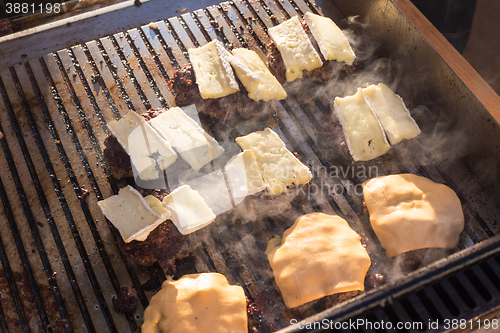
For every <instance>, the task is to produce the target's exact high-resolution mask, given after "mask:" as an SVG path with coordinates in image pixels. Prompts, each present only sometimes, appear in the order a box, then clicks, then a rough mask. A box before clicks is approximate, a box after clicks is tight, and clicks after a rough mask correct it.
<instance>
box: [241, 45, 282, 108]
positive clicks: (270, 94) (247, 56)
mask: <svg viewBox="0 0 500 333" xmlns="http://www.w3.org/2000/svg"><path fill="white" fill-rule="evenodd" d="M232 52H233V55H234V56H235V57H236V59H238V60H239V61H240V62H242V63H243V64H244V65H246V68H248V70H249V71H250V73H251V74H252V75H253V76H256V77H258V78H259V79H260V80H259V81H257V80H255V79H253V78H252V77H250V75H249V74H248V73H244V72H243V71H242V70H241V69H239V67H236V66H233V67H234V71H235V72H236V76H237V77H238V79H239V80H240V81H241V83H243V85H244V86H245V88H246V89H247V91H248V97H250V98H251V99H253V100H254V101H256V102H258V101H260V100H264V101H266V102H269V101H270V100H273V99H274V100H281V99H285V98H286V92H285V89H283V87H282V86H281V84H280V83H279V82H278V80H277V79H276V78H275V77H274V75H273V74H271V72H270V71H269V69H267V67H266V64H264V62H263V61H262V59H260V57H259V55H258V54H257V53H256V52H255V51H252V50H248V49H243V48H241V49H234V50H233V51H232ZM231 64H232V63H231ZM240 67H241V66H240Z"/></svg>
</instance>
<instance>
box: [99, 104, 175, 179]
mask: <svg viewBox="0 0 500 333" xmlns="http://www.w3.org/2000/svg"><path fill="white" fill-rule="evenodd" d="M108 128H109V130H110V131H111V133H112V134H113V135H114V136H115V137H116V139H117V140H118V142H119V143H120V145H121V146H122V147H123V149H125V151H126V152H127V154H129V156H130V160H131V161H132V164H133V166H134V169H135V170H134V173H135V172H137V174H138V176H139V178H141V179H142V180H153V179H157V178H158V177H159V175H160V173H159V170H158V169H157V167H159V168H160V170H165V168H166V167H168V166H169V165H171V164H172V163H174V162H175V160H176V159H177V154H176V153H175V151H174V150H173V149H172V147H171V146H170V144H169V143H168V142H167V141H165V140H164V139H163V138H162V137H161V136H160V135H158V133H157V132H156V131H155V130H154V129H153V128H151V126H150V125H149V124H148V123H147V122H146V121H145V120H144V118H142V117H141V116H140V115H138V114H137V113H135V112H133V111H129V112H128V113H127V114H126V115H124V116H123V117H122V118H121V119H120V120H119V121H116V120H115V121H110V122H109V123H108ZM155 153H157V154H158V157H157V158H156V160H155V158H153V157H152V155H153V154H155Z"/></svg>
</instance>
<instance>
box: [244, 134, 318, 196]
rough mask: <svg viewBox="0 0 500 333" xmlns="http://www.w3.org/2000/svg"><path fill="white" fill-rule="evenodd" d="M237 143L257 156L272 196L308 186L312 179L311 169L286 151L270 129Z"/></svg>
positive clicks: (247, 136)
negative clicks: (289, 188) (291, 188)
mask: <svg viewBox="0 0 500 333" xmlns="http://www.w3.org/2000/svg"><path fill="white" fill-rule="evenodd" d="M236 143H237V144H238V145H239V146H240V147H241V148H242V149H243V150H245V149H248V150H251V151H252V152H253V153H254V154H255V157H256V158H257V163H258V164H259V168H260V170H261V171H262V176H263V177H264V180H265V181H266V182H267V184H268V186H269V192H270V193H271V194H280V193H283V192H285V191H286V188H287V186H289V185H294V184H295V185H300V184H307V183H308V182H309V181H310V180H311V179H312V174H311V172H310V171H309V168H308V167H307V166H305V165H304V164H302V163H301V162H300V161H299V160H298V159H297V158H296V157H295V156H294V155H293V154H292V153H291V152H290V151H289V150H288V149H286V146H285V144H284V143H283V141H281V139H280V137H279V136H278V134H276V133H275V132H274V131H273V130H271V129H270V128H266V129H265V130H263V131H259V132H254V133H250V134H248V135H246V136H242V137H239V138H236Z"/></svg>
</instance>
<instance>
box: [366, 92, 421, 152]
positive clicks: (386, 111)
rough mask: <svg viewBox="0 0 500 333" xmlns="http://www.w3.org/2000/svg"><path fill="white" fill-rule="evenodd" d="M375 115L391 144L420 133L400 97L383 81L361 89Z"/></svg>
mask: <svg viewBox="0 0 500 333" xmlns="http://www.w3.org/2000/svg"><path fill="white" fill-rule="evenodd" d="M361 91H362V93H363V95H364V96H365V99H366V100H367V102H368V103H369V104H370V105H371V107H372V110H373V111H374V112H375V114H376V115H377V117H378V119H379V121H380V124H381V125H382V127H383V128H384V130H385V134H387V137H388V138H389V142H390V143H391V145H395V144H396V143H398V142H400V141H401V140H403V139H411V138H414V137H416V136H417V135H419V134H420V128H419V127H418V125H417V123H416V122H415V120H413V118H412V117H411V115H410V111H408V109H407V108H406V106H405V104H404V102H403V100H402V99H401V97H399V96H398V95H396V94H395V93H394V92H393V91H392V89H391V88H389V87H388V86H386V85H385V84H383V83H379V84H378V85H371V86H369V87H367V88H364V89H362V90H361Z"/></svg>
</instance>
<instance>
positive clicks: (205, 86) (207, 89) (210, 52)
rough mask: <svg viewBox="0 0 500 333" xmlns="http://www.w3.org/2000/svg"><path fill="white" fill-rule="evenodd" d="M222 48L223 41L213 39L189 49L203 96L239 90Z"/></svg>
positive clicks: (226, 93) (217, 95)
mask: <svg viewBox="0 0 500 333" xmlns="http://www.w3.org/2000/svg"><path fill="white" fill-rule="evenodd" d="M221 48H224V46H223V45H222V43H221V42H219V41H217V40H213V41H211V42H210V43H208V44H206V45H204V46H202V47H198V48H195V49H189V50H188V53H189V59H190V60H191V64H192V65H193V70H194V75H195V77H196V84H197V85H198V89H199V90H200V95H201V97H202V98H205V99H207V98H219V97H224V96H227V95H230V94H232V93H234V92H236V91H238V90H239V88H238V83H237V82H236V79H235V78H234V74H233V70H232V68H231V65H230V64H229V62H228V61H227V59H226V57H225V56H224V54H223V51H222V50H221Z"/></svg>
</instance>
